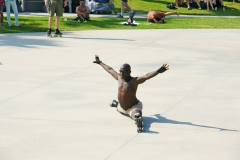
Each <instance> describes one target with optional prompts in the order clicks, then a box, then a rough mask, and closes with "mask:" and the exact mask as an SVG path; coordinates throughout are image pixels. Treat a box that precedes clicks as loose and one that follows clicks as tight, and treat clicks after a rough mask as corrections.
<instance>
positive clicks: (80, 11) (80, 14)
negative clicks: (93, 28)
mask: <svg viewBox="0 0 240 160" xmlns="http://www.w3.org/2000/svg"><path fill="white" fill-rule="evenodd" d="M90 12H91V11H90V9H89V8H88V6H85V4H84V0H80V5H79V6H77V7H76V13H77V18H75V19H74V20H81V21H84V20H87V21H88V20H89V18H90V17H89V14H90Z"/></svg>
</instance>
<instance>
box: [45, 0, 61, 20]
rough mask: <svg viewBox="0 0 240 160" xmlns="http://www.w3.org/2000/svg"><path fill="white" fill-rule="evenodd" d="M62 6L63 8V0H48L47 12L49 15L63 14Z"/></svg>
mask: <svg viewBox="0 0 240 160" xmlns="http://www.w3.org/2000/svg"><path fill="white" fill-rule="evenodd" d="M63 12H64V8H63V1H62V0H50V3H49V6H48V13H49V14H50V16H54V14H55V13H56V16H63Z"/></svg>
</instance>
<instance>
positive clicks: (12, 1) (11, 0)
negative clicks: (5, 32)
mask: <svg viewBox="0 0 240 160" xmlns="http://www.w3.org/2000/svg"><path fill="white" fill-rule="evenodd" d="M5 5H6V11H7V20H8V26H9V27H10V28H11V27H12V21H11V17H10V12H11V8H12V10H13V13H14V17H15V23H16V26H17V27H21V26H20V25H19V22H18V9H17V4H16V0H5ZM10 7H11V8H10Z"/></svg>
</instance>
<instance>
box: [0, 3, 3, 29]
mask: <svg viewBox="0 0 240 160" xmlns="http://www.w3.org/2000/svg"><path fill="white" fill-rule="evenodd" d="M3 7H4V3H3V0H0V28H4V26H3Z"/></svg>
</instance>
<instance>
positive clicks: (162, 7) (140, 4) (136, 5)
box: [114, 0, 240, 16]
mask: <svg viewBox="0 0 240 160" xmlns="http://www.w3.org/2000/svg"><path fill="white" fill-rule="evenodd" d="M128 1H129V5H130V6H131V7H132V8H133V9H134V10H136V11H137V13H147V12H148V11H151V10H156V11H164V12H167V11H173V10H170V9H168V8H167V7H166V4H167V3H172V2H173V1H174V0H131V1H130V0H128ZM184 1H185V0H184ZM120 3H121V0H115V1H114V5H115V7H116V9H117V12H120ZM224 6H225V8H226V11H225V12H223V11H222V10H221V9H219V10H218V11H210V10H209V11H207V10H206V9H203V10H198V9H197V8H196V9H192V10H187V7H186V5H185V6H184V7H182V8H177V9H175V10H174V11H177V12H178V13H179V14H184V15H215V16H216V15H217V16H240V3H239V2H237V1H236V2H235V3H233V2H232V1H230V0H228V1H224ZM125 11H126V12H127V10H125Z"/></svg>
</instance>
